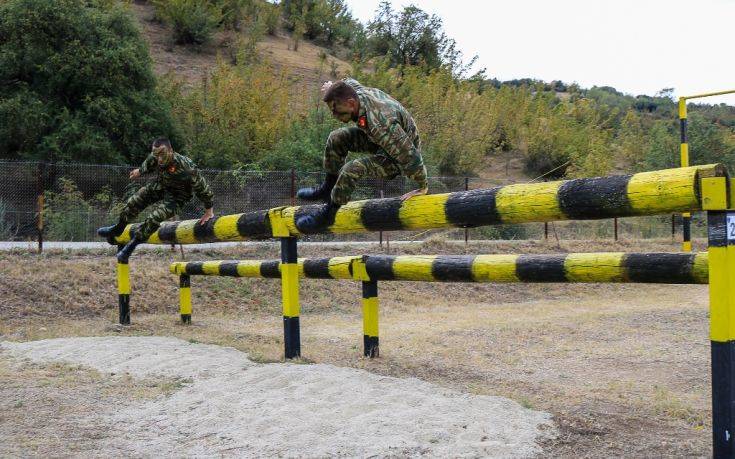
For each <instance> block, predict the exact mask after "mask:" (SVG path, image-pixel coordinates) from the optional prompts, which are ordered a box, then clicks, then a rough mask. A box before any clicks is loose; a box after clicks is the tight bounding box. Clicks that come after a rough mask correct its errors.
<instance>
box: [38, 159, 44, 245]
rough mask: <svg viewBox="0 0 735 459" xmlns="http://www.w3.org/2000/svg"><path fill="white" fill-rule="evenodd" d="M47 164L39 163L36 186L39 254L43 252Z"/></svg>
mask: <svg viewBox="0 0 735 459" xmlns="http://www.w3.org/2000/svg"><path fill="white" fill-rule="evenodd" d="M44 164H45V163H43V162H39V163H38V175H37V178H36V186H37V193H36V194H37V196H38V197H37V199H36V210H37V212H38V217H37V219H36V228H37V229H38V253H42V252H43V206H44V197H45V196H44V194H45V188H46V187H45V186H44V182H45V181H44V172H45V166H44Z"/></svg>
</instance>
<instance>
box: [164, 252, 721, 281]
mask: <svg viewBox="0 0 735 459" xmlns="http://www.w3.org/2000/svg"><path fill="white" fill-rule="evenodd" d="M356 262H362V263H364V266H365V273H366V274H367V278H360V273H359V272H358V270H357V269H356V267H355V265H354V264H355V263H356ZM298 266H299V276H300V277H304V278H313V279H356V280H373V281H424V282H529V283H535V282H575V283H619V282H630V283H658V284H706V283H707V282H708V264H707V253H706V252H702V253H697V254H692V253H622V252H619V253H569V254H551V255H547V254H544V255H401V256H389V255H365V256H348V257H334V258H314V259H299V261H298ZM169 269H170V271H171V273H173V274H178V275H181V274H187V275H210V276H233V277H266V278H279V277H280V261H279V260H267V261H263V260H244V261H237V260H235V261H205V262H188V263H186V262H177V263H172V264H171V265H170V268H169Z"/></svg>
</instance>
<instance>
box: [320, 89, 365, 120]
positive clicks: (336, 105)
mask: <svg viewBox="0 0 735 459" xmlns="http://www.w3.org/2000/svg"><path fill="white" fill-rule="evenodd" d="M324 102H325V103H326V104H327V106H328V107H329V109H330V110H331V111H332V116H334V117H335V118H337V119H338V120H340V121H342V122H343V123H348V122H350V121H357V115H358V114H359V113H360V99H358V98H357V93H356V92H355V90H354V88H353V87H352V86H350V85H348V84H347V83H345V82H344V81H338V82H336V83H334V84H333V85H332V86H330V87H329V89H327V92H326V93H325V94H324Z"/></svg>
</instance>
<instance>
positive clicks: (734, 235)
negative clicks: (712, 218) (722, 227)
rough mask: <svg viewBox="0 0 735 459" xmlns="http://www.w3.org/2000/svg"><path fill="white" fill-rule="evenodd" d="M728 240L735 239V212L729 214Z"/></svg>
mask: <svg viewBox="0 0 735 459" xmlns="http://www.w3.org/2000/svg"><path fill="white" fill-rule="evenodd" d="M727 240H728V241H735V214H727Z"/></svg>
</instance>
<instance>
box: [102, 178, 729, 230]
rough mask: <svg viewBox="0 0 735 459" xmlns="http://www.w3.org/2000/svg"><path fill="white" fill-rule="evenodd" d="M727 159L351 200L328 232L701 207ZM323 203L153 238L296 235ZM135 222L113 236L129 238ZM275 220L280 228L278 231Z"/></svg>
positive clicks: (193, 224)
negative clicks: (704, 187) (706, 181)
mask: <svg viewBox="0 0 735 459" xmlns="http://www.w3.org/2000/svg"><path fill="white" fill-rule="evenodd" d="M726 176H727V173H726V171H725V168H724V167H723V166H722V165H718V164H714V165H707V166H694V167H683V168H676V169H667V170H662V171H653V172H642V173H640V174H633V175H619V176H610V177H597V178H585V179H576V180H565V181H558V182H545V183H527V184H518V185H508V186H502V187H495V188H488V189H479V190H470V191H458V192H455V193H443V194H432V195H426V196H417V197H414V198H412V199H409V200H407V201H401V200H400V199H399V198H389V199H371V200H365V201H353V202H350V203H348V204H347V205H345V206H342V207H341V208H340V209H339V211H338V212H337V215H336V217H335V221H334V224H332V225H331V226H329V227H328V228H325V230H324V231H323V232H324V233H360V232H367V231H392V230H419V229H430V228H447V227H460V228H468V227H477V226H485V225H500V224H505V223H528V222H549V221H557V220H595V219H603V218H613V217H631V216H639V215H656V214H667V213H673V212H691V211H696V210H701V208H702V205H701V197H700V189H699V181H700V179H701V178H703V177H726ZM318 207H319V205H310V206H297V207H282V208H277V209H270V210H262V211H256V212H248V213H243V214H235V215H225V216H221V217H218V218H213V219H211V220H210V221H209V222H207V223H206V224H204V225H200V224H199V223H198V221H197V220H186V221H182V222H168V223H164V224H163V225H161V228H159V230H158V231H157V232H156V233H154V234H153V235H152V236H151V237H150V238H149V239H148V241H146V242H148V243H149V244H173V243H176V244H197V243H208V242H219V241H242V240H249V239H267V238H271V237H274V236H282V235H291V236H299V235H301V234H302V233H301V232H300V231H299V230H298V229H297V228H296V223H295V221H296V219H297V218H298V217H299V216H300V215H302V214H305V213H309V212H314V211H315V210H317V208H318ZM131 228H132V225H128V227H127V228H126V229H125V231H124V232H123V234H122V235H121V236H119V237H118V238H117V239H116V240H115V241H114V242H115V243H116V244H122V243H125V242H127V241H129V240H130V231H131ZM274 228H276V230H278V229H280V230H281V233H285V234H280V233H279V234H274Z"/></svg>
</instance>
